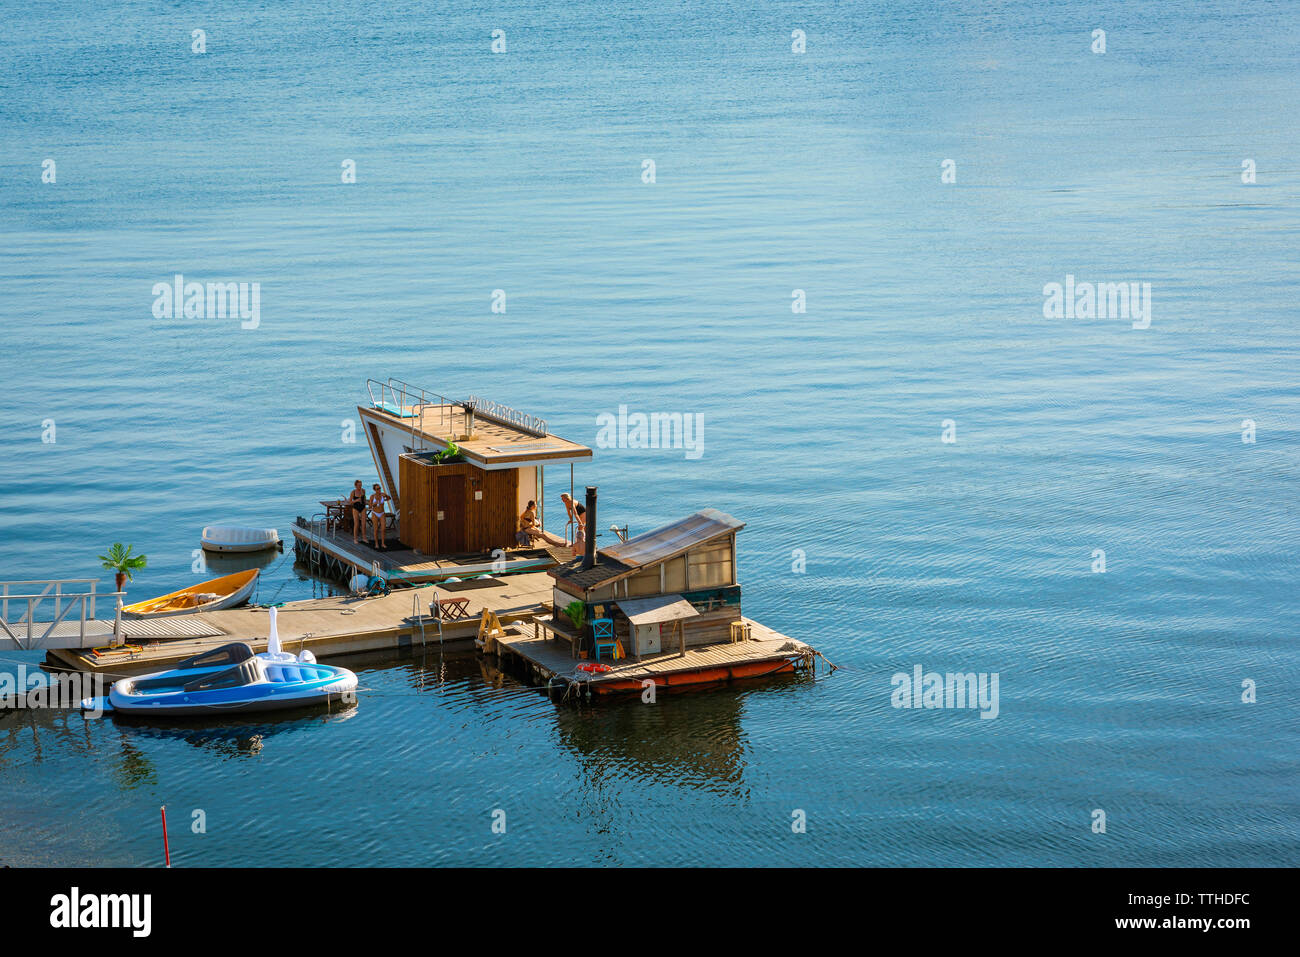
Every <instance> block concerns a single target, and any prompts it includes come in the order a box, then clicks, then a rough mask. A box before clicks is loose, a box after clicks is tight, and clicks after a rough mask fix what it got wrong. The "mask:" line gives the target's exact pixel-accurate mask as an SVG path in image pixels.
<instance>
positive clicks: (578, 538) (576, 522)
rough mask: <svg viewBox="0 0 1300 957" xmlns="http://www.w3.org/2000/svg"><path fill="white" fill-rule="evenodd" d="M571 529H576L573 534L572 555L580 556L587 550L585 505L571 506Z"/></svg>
mask: <svg viewBox="0 0 1300 957" xmlns="http://www.w3.org/2000/svg"><path fill="white" fill-rule="evenodd" d="M573 527H574V528H575V529H576V531H575V532H574V533H573V554H575V555H581V554H582V553H583V552H585V551H586V550H587V507H586V506H585V505H574V506H573Z"/></svg>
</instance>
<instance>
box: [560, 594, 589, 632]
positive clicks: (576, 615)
mask: <svg viewBox="0 0 1300 957" xmlns="http://www.w3.org/2000/svg"><path fill="white" fill-rule="evenodd" d="M564 613H565V614H566V615H568V616H569V621H571V622H573V630H574V631H582V626H583V625H585V624H586V623H587V606H586V605H584V604H583V603H582V602H580V601H571V602H569V603H568V604H567V605H565V606H564Z"/></svg>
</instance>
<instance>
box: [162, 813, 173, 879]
mask: <svg viewBox="0 0 1300 957" xmlns="http://www.w3.org/2000/svg"><path fill="white" fill-rule="evenodd" d="M162 822H163V856H164V857H165V858H166V859H167V866H168V867H171V866H172V849H171V847H170V846H169V845H168V843H167V805H166V804H164V805H163V806H162Z"/></svg>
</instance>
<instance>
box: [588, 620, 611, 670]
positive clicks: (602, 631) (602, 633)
mask: <svg viewBox="0 0 1300 957" xmlns="http://www.w3.org/2000/svg"><path fill="white" fill-rule="evenodd" d="M615 641H616V639H615V638H614V619H613V618H593V619H591V643H592V648H593V650H594V653H595V656H596V660H597V661H600V653H601V651H608V652H609V660H610V661H615V660H617V659H616V658H615V656H614V644H615Z"/></svg>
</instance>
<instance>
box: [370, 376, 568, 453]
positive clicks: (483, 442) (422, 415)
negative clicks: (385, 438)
mask: <svg viewBox="0 0 1300 957" xmlns="http://www.w3.org/2000/svg"><path fill="white" fill-rule="evenodd" d="M369 386H370V397H371V404H370V406H368V407H367V406H357V411H358V412H360V413H361V415H362V418H363V420H365V419H367V418H369V419H371V420H373V421H376V422H378V423H381V424H383V425H387V426H390V427H393V428H397V429H400V430H402V431H403V432H408V433H409V434H410V435H411V443H410V451H413V452H416V453H419V452H422V451H426V450H429V451H433V452H438V451H441V450H442V449H445V448H446V447H447V446H448V445H449V444H450V443H453V442H454V443H455V444H456V447H457V448H458V449H460V452H461V454H462V455H463V456H464V457H465V458H466V460H468V461H469V462H471V463H473V464H475V465H478V466H479V467H480V468H489V469H499V468H512V467H517V466H519V465H525V464H559V463H562V462H576V461H580V460H582V459H589V458H591V449H589V448H588V447H587V446H585V445H579V444H578V443H577V442H570V441H569V440H568V439H563V438H560V436H558V435H553V434H551V433H550V432H549V431H548V430H547V428H546V422H545V420H544V419H539V418H536V417H535V416H530V415H526V414H524V413H522V412H519V411H517V410H515V409H511V408H509V407H507V406H502V405H498V404H497V403H494V402H488V401H485V400H483V399H480V398H478V397H477V396H471V397H469V398H468V399H466V400H465V401H463V402H453V401H451V400H448V399H447V398H446V397H445V396H441V395H435V394H433V393H430V392H428V391H426V390H423V389H417V388H414V387H412V386H410V385H408V384H406V383H402V382H399V381H397V380H393V379H389V380H388V382H385V383H378V382H375V381H374V380H371V382H370V383H369Z"/></svg>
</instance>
